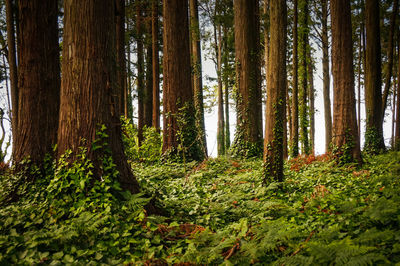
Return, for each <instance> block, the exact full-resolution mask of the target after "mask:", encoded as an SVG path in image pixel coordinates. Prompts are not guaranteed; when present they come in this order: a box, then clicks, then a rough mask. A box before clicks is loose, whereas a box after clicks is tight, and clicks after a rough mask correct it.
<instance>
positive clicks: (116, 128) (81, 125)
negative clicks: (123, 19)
mask: <svg viewBox="0 0 400 266" xmlns="http://www.w3.org/2000/svg"><path fill="white" fill-rule="evenodd" d="M64 12H65V13H64V40H63V44H64V45H63V46H64V49H63V60H62V73H63V76H62V83H61V108H60V121H59V132H58V154H59V156H61V155H62V154H64V152H65V151H66V150H68V149H70V150H72V152H73V154H77V152H78V151H79V147H81V146H83V147H85V148H87V155H88V158H89V159H91V160H92V162H93V164H94V170H95V171H94V173H95V175H96V176H97V177H98V178H100V176H101V174H102V170H101V168H100V164H101V158H102V154H101V152H99V151H98V150H93V148H92V144H93V142H94V140H95V139H96V131H97V130H98V129H99V125H105V126H106V132H105V133H106V134H107V135H108V139H107V142H108V147H109V149H110V151H111V154H112V158H113V162H114V163H115V164H116V169H117V170H118V172H119V182H120V183H121V186H122V188H123V189H126V190H129V191H130V192H132V193H137V192H139V184H138V182H137V181H136V179H135V178H134V176H133V175H132V172H131V170H130V166H129V165H128V163H127V160H126V157H125V154H124V147H123V143H122V138H121V125H120V122H119V112H118V110H117V105H116V103H115V102H113V101H112V100H113V93H114V91H115V88H114V87H113V86H115V84H116V83H115V82H116V67H115V62H116V61H115V52H116V48H115V38H116V34H115V23H114V16H115V10H114V3H113V2H112V1H108V0H100V1H99V0H97V1H95V0H86V1H80V0H65V1H64Z"/></svg>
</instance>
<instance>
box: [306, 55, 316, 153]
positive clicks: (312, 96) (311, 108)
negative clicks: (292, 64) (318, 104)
mask: <svg viewBox="0 0 400 266" xmlns="http://www.w3.org/2000/svg"><path fill="white" fill-rule="evenodd" d="M307 55H308V56H307V57H308V88H309V92H308V95H309V99H310V106H309V108H308V113H309V115H310V148H311V154H315V115H314V114H315V88H314V62H313V58H312V55H311V49H309V50H308V52H307Z"/></svg>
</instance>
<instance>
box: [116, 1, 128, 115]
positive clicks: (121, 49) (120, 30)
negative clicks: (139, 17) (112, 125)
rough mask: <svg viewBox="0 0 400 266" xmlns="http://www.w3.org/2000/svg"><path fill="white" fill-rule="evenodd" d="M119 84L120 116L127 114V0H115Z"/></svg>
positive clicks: (118, 101)
mask: <svg viewBox="0 0 400 266" xmlns="http://www.w3.org/2000/svg"><path fill="white" fill-rule="evenodd" d="M115 9H116V10H115V11H116V12H115V13H116V16H115V22H116V48H117V86H115V102H116V103H117V110H118V112H119V114H120V116H122V115H125V106H126V101H127V99H126V95H127V94H126V90H127V88H126V60H125V0H115Z"/></svg>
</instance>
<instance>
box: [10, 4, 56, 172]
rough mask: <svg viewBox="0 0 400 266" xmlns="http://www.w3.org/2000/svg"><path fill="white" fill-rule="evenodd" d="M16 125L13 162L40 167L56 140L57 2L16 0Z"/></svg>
mask: <svg viewBox="0 0 400 266" xmlns="http://www.w3.org/2000/svg"><path fill="white" fill-rule="evenodd" d="M18 8H19V33H20V34H19V35H18V38H19V41H18V45H19V51H20V53H19V55H18V56H19V66H18V84H19V90H18V92H19V95H18V99H19V102H18V105H17V106H18V112H17V113H18V114H20V115H19V116H18V124H17V131H15V132H14V134H15V143H14V144H13V154H14V161H15V163H17V164H18V163H20V162H21V161H22V160H23V159H24V158H26V157H30V160H31V162H32V163H34V164H40V163H41V162H42V161H43V159H44V156H45V154H46V153H51V152H52V150H53V149H52V146H53V145H54V144H55V143H56V140H57V125H58V114H59V102H60V100H59V99H60V54H59V46H58V28H57V14H58V8H57V2H56V1H51V0H31V1H23V0H19V2H18Z"/></svg>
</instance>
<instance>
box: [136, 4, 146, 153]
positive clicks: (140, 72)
mask: <svg viewBox="0 0 400 266" xmlns="http://www.w3.org/2000/svg"><path fill="white" fill-rule="evenodd" d="M135 4H136V38H137V39H136V45H137V63H136V65H137V95H138V142H139V146H141V144H142V142H143V126H144V86H145V84H144V50H143V25H142V24H143V15H142V13H143V11H142V2H141V0H139V1H136V2H135Z"/></svg>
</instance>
